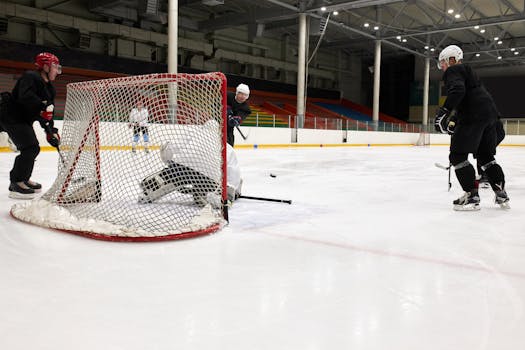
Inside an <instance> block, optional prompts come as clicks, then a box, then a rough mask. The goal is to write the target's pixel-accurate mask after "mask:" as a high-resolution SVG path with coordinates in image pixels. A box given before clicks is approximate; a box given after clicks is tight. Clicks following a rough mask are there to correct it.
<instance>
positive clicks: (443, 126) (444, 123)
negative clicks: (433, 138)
mask: <svg viewBox="0 0 525 350" xmlns="http://www.w3.org/2000/svg"><path fill="white" fill-rule="evenodd" d="M449 115H450V111H449V110H448V109H446V108H443V107H440V108H439V109H438V110H437V112H436V117H435V118H434V128H435V129H436V131H437V132H440V133H442V134H446V133H447V127H448V116H449Z"/></svg>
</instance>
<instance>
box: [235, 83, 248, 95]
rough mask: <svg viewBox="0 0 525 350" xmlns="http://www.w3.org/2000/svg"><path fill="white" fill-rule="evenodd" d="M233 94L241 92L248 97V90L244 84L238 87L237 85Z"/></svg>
mask: <svg viewBox="0 0 525 350" xmlns="http://www.w3.org/2000/svg"><path fill="white" fill-rule="evenodd" d="M235 92H236V93H239V92H241V93H243V94H246V95H247V96H250V88H249V87H248V85H246V84H239V85H237V88H236V89H235Z"/></svg>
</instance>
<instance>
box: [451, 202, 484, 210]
mask: <svg viewBox="0 0 525 350" xmlns="http://www.w3.org/2000/svg"><path fill="white" fill-rule="evenodd" d="M480 209H481V207H480V206H479V204H467V205H454V210H456V211H476V210H480Z"/></svg>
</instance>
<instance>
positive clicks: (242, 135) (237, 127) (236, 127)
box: [235, 125, 248, 140]
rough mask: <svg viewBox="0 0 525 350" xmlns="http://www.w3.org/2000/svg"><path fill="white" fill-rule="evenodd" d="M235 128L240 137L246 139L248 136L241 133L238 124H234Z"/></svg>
mask: <svg viewBox="0 0 525 350" xmlns="http://www.w3.org/2000/svg"><path fill="white" fill-rule="evenodd" d="M235 129H237V131H238V132H239V134H241V137H242V139H243V140H246V139H247V138H248V136H244V134H243V133H242V131H241V128H239V125H236V126H235Z"/></svg>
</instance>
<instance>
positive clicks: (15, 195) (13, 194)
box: [9, 191, 36, 199]
mask: <svg viewBox="0 0 525 350" xmlns="http://www.w3.org/2000/svg"><path fill="white" fill-rule="evenodd" d="M35 197H36V193H20V192H15V191H9V198H13V199H33V198H35Z"/></svg>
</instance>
